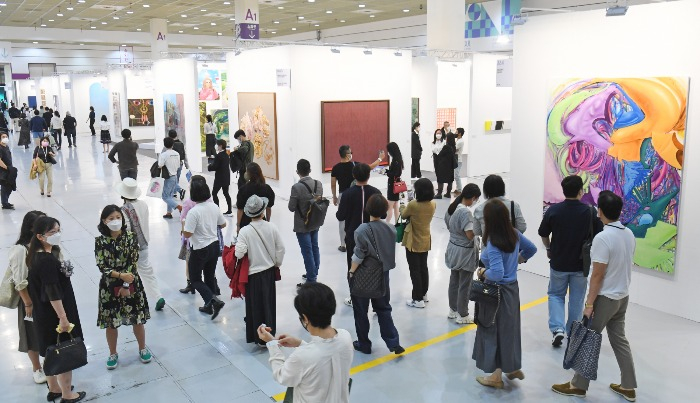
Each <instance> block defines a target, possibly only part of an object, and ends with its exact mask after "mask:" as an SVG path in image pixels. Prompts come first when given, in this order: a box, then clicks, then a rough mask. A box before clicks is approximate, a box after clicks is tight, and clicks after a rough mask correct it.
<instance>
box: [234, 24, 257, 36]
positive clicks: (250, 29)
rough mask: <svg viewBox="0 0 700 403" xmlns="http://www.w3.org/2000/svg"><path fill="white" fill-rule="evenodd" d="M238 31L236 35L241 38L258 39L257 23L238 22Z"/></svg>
mask: <svg viewBox="0 0 700 403" xmlns="http://www.w3.org/2000/svg"><path fill="white" fill-rule="evenodd" d="M238 28H239V29H240V32H239V34H238V37H239V38H241V39H260V25H259V24H238Z"/></svg>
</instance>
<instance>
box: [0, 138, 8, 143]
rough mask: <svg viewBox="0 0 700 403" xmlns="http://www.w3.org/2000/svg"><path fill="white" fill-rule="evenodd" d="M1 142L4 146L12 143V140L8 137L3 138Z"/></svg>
mask: <svg viewBox="0 0 700 403" xmlns="http://www.w3.org/2000/svg"><path fill="white" fill-rule="evenodd" d="M0 141H2V144H7V143H9V142H10V139H9V138H7V137H3V138H2V140H0Z"/></svg>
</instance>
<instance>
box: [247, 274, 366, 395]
mask: <svg viewBox="0 0 700 403" xmlns="http://www.w3.org/2000/svg"><path fill="white" fill-rule="evenodd" d="M335 308H336V303H335V295H334V294H333V290H331V289H330V288H329V287H328V286H327V285H325V284H321V283H306V284H302V285H301V287H299V289H298V290H297V295H296V297H294V309H296V311H297V313H298V314H299V322H301V325H302V326H303V327H304V329H305V330H306V331H307V332H309V334H310V335H311V341H309V342H306V341H301V340H299V339H297V338H296V337H292V336H289V335H286V334H280V335H279V336H278V337H274V336H273V335H272V334H270V331H271V330H272V329H271V328H270V327H266V326H265V325H264V324H263V325H261V326H260V327H258V337H260V339H261V340H263V341H264V342H265V343H267V350H268V352H269V353H270V365H271V366H272V376H273V378H274V379H275V381H277V382H278V383H279V384H281V385H284V386H287V387H288V389H287V394H292V395H293V399H291V400H290V401H292V400H293V401H295V402H336V403H348V402H349V401H350V387H349V382H350V366H351V365H352V359H353V352H352V338H351V336H350V333H348V331H347V330H345V329H334V328H333V327H332V326H331V319H332V318H333V315H334V314H335ZM280 347H289V348H294V351H293V352H292V354H291V355H290V356H289V357H285V356H284V353H283V352H282V349H281V348H280ZM290 397H292V396H287V397H286V399H285V400H287V399H288V398H290Z"/></svg>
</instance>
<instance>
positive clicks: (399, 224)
mask: <svg viewBox="0 0 700 403" xmlns="http://www.w3.org/2000/svg"><path fill="white" fill-rule="evenodd" d="M406 224H407V222H406V220H404V219H403V217H401V214H399V218H398V219H397V220H396V224H394V227H396V243H401V242H402V241H403V234H404V232H405V231H406Z"/></svg>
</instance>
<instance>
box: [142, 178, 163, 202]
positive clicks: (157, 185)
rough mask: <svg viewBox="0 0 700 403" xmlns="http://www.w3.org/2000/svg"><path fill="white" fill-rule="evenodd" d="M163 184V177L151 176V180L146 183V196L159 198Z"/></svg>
mask: <svg viewBox="0 0 700 403" xmlns="http://www.w3.org/2000/svg"><path fill="white" fill-rule="evenodd" d="M164 184H165V179H163V178H151V182H149V183H148V189H147V190H146V196H151V197H157V198H160V197H161V196H162V195H163V185H164Z"/></svg>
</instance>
